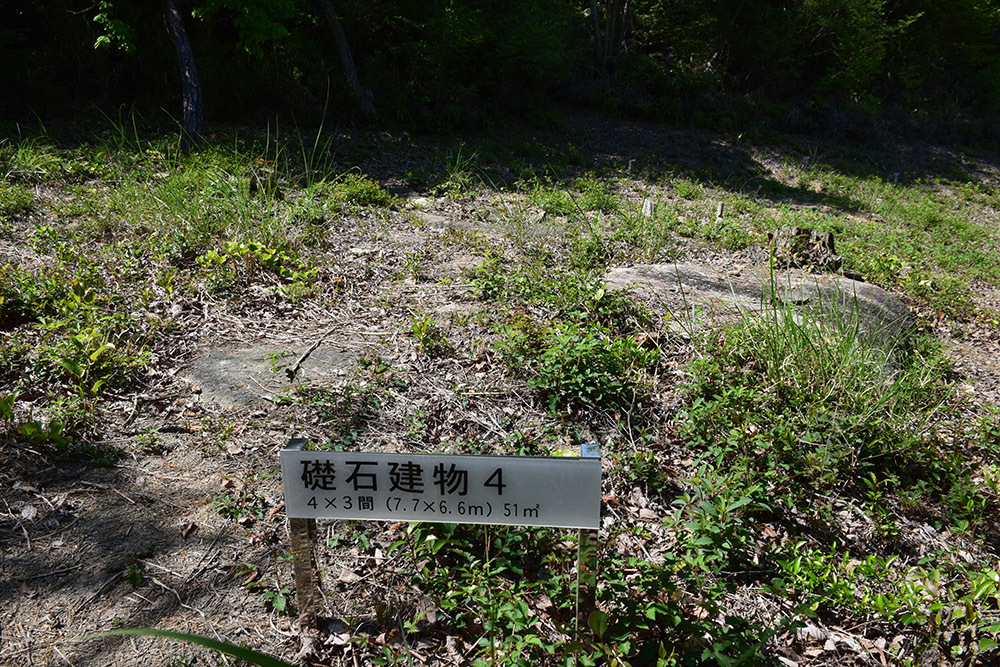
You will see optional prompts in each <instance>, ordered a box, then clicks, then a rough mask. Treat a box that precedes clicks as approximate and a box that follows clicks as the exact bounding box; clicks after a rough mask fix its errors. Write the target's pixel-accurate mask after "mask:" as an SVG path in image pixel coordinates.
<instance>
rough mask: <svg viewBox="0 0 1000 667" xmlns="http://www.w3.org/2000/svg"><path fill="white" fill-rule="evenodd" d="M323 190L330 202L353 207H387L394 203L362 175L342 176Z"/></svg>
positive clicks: (377, 186) (381, 189)
mask: <svg viewBox="0 0 1000 667" xmlns="http://www.w3.org/2000/svg"><path fill="white" fill-rule="evenodd" d="M323 189H325V190H328V191H329V197H330V199H331V200H332V201H339V202H344V203H346V204H353V205H355V206H377V207H387V206H391V205H392V204H393V202H394V201H395V200H394V199H393V197H392V195H390V194H389V193H388V192H387V191H386V190H385V188H383V187H382V186H381V185H379V184H378V182H376V181H374V180H373V179H372V178H371V177H369V176H366V175H364V174H353V173H347V174H344V175H343V176H341V177H339V178H337V179H335V180H333V181H332V182H330V183H328V184H327V186H326V187H325V188H323Z"/></svg>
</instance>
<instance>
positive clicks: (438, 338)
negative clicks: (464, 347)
mask: <svg viewBox="0 0 1000 667" xmlns="http://www.w3.org/2000/svg"><path fill="white" fill-rule="evenodd" d="M410 333H411V334H412V335H413V338H414V340H416V341H417V346H418V347H419V348H420V351H421V352H423V353H424V354H426V355H427V356H429V357H439V356H442V355H444V354H447V353H448V352H449V351H451V350H452V349H453V348H452V345H451V343H450V342H448V337H447V335H445V333H444V331H442V330H441V327H440V326H439V325H438V324H437V322H436V321H435V320H434V318H433V317H432V316H430V315H423V316H417V315H414V316H413V317H411V318H410Z"/></svg>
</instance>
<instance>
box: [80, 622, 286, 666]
mask: <svg viewBox="0 0 1000 667" xmlns="http://www.w3.org/2000/svg"><path fill="white" fill-rule="evenodd" d="M128 636H142V637H162V638H164V639H175V640H177V641H182V642H188V643H190V644H194V645H196V646H202V647H204V648H209V649H212V650H213V651H218V652H220V653H224V654H226V655H231V656H233V657H234V658H236V659H237V660H242V661H244V662H247V663H249V664H251V665H257V667H292V665H291V663H288V662H284V661H283V660H278V659H277V658H274V657H271V656H269V655H266V654H264V653H259V652H257V651H252V650H250V649H248V648H246V647H245V646H236V645H235V644H229V643H226V642H221V641H219V640H217V639H212V638H210V637H202V636H200V635H192V634H187V633H183V632H173V631H171V630H155V629H151V628H128V629H124V630H109V631H107V632H100V633H97V634H93V635H87V636H86V637H81V641H87V640H94V639H102V638H105V637H128Z"/></svg>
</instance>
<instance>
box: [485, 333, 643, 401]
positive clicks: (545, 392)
mask: <svg viewBox="0 0 1000 667" xmlns="http://www.w3.org/2000/svg"><path fill="white" fill-rule="evenodd" d="M498 349H499V350H500V352H501V353H502V354H503V355H504V356H505V357H506V358H507V363H508V365H509V366H510V367H511V368H517V369H522V370H527V371H528V373H529V376H530V379H529V380H528V388H529V389H532V390H535V391H537V392H538V393H539V394H540V396H541V397H542V398H543V399H544V400H545V401H547V403H548V405H549V409H551V410H556V409H557V408H560V407H565V406H567V405H587V406H591V407H597V408H618V409H626V408H633V407H634V406H635V405H636V404H637V403H638V402H641V400H642V398H643V391H642V389H641V384H642V380H641V377H640V374H641V372H642V371H644V370H645V369H647V368H649V367H650V366H652V365H653V364H654V363H655V362H656V359H657V356H658V355H657V352H656V350H646V349H643V348H642V347H641V346H640V345H639V344H638V343H637V342H636V340H635V339H634V338H632V337H624V338H612V337H610V336H609V335H608V333H607V332H606V331H603V330H601V329H600V328H598V327H583V326H580V325H577V324H563V325H555V326H553V327H550V328H547V329H545V330H543V331H540V332H538V331H532V330H530V329H528V330H526V329H524V328H511V329H508V330H507V331H506V335H505V337H504V339H503V340H502V341H501V342H500V343H499V344H498Z"/></svg>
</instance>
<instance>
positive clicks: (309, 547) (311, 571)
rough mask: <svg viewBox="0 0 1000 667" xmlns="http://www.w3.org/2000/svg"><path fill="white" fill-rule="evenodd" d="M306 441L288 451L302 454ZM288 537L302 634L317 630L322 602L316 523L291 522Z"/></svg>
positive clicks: (295, 443) (294, 442)
mask: <svg viewBox="0 0 1000 667" xmlns="http://www.w3.org/2000/svg"><path fill="white" fill-rule="evenodd" d="M306 442H307V440H306V439H305V438H293V439H292V440H291V441H290V442H289V443H288V446H287V447H286V449H288V450H293V451H294V450H300V449H302V447H303V446H304V445H305V444H306ZM288 533H289V536H290V537H291V541H292V569H293V571H294V572H295V599H296V601H297V602H298V607H299V628H300V630H304V631H307V630H315V629H316V628H317V623H316V616H317V612H316V608H317V607H318V604H317V603H318V600H319V586H318V585H317V584H318V582H317V581H316V568H315V566H314V559H313V543H314V542H315V540H316V520H315V519H289V520H288Z"/></svg>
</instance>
